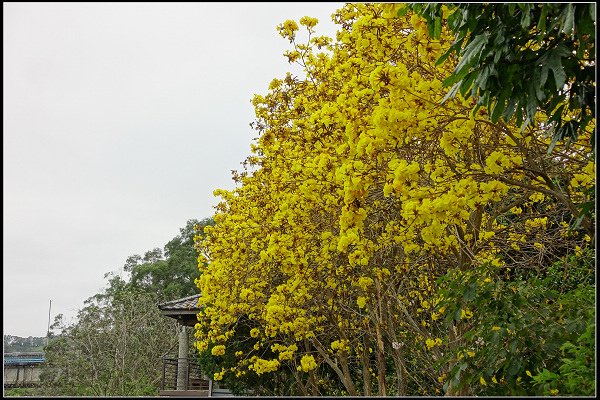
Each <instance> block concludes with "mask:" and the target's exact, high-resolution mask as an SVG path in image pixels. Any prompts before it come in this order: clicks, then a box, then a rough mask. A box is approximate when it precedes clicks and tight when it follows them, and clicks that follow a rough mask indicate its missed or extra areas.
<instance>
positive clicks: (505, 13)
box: [399, 3, 596, 153]
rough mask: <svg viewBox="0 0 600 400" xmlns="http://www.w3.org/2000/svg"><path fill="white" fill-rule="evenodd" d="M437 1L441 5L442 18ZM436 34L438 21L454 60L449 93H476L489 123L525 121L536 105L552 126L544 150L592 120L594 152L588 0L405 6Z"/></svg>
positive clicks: (592, 28) (591, 9)
mask: <svg viewBox="0 0 600 400" xmlns="http://www.w3.org/2000/svg"><path fill="white" fill-rule="evenodd" d="M444 6H446V7H448V9H449V12H448V14H447V18H444V10H443V8H444ZM408 10H413V11H414V12H416V13H418V14H419V15H421V16H422V17H424V18H425V19H426V20H427V23H428V29H429V34H430V36H432V37H436V38H437V37H439V35H440V32H441V27H442V23H443V21H444V20H445V21H446V22H447V25H448V27H449V29H450V30H451V31H452V32H453V33H454V34H455V41H454V44H453V45H452V46H451V47H450V49H449V50H448V51H447V52H446V53H445V54H444V55H442V56H441V57H440V59H439V60H438V63H441V62H443V61H444V60H446V59H447V58H448V57H449V56H450V55H451V54H453V53H456V54H457V55H458V57H459V59H458V64H457V65H456V68H455V70H454V72H453V74H452V75H451V76H450V77H448V78H447V79H446V80H445V82H444V83H445V84H446V86H450V85H453V86H452V89H451V90H450V92H449V94H448V97H452V96H454V95H455V94H456V93H458V92H460V93H461V94H462V95H463V96H466V97H468V96H470V95H471V96H476V97H477V98H478V107H479V106H486V107H487V109H488V110H489V112H490V113H491V119H492V121H493V122H496V121H498V119H499V118H500V117H502V118H503V119H504V120H505V121H508V120H510V119H511V118H512V117H513V116H514V117H515V118H516V121H517V123H518V124H519V125H522V124H523V125H529V124H530V123H531V122H532V121H533V120H534V116H535V114H536V112H537V111H538V110H543V111H544V112H545V113H546V114H547V115H548V116H550V117H551V118H550V121H551V123H552V126H551V129H552V130H551V132H553V140H552V142H551V144H550V148H549V151H551V150H552V149H553V148H554V146H555V144H556V142H557V141H558V140H565V139H567V140H571V141H576V140H577V138H578V136H579V135H580V134H581V133H582V132H583V131H584V130H585V129H586V127H588V125H591V128H592V130H593V132H592V134H591V140H592V146H593V149H594V153H595V142H594V141H595V124H594V123H592V124H590V122H591V121H592V120H593V119H594V118H595V110H596V101H595V68H596V54H595V37H596V34H595V32H596V17H595V15H596V5H595V3H538V4H533V3H460V4H449V5H448V4H442V3H410V4H409V5H408V7H406V8H404V9H403V10H401V11H400V12H399V13H401V14H402V13H406V12H407V11H408Z"/></svg>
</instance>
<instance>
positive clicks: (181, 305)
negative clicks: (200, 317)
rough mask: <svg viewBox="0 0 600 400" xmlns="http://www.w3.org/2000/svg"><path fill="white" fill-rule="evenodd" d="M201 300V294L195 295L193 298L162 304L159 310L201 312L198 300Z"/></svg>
mask: <svg viewBox="0 0 600 400" xmlns="http://www.w3.org/2000/svg"><path fill="white" fill-rule="evenodd" d="M199 298H200V294H195V295H193V296H188V297H184V298H182V299H177V300H171V301H165V302H164V303H160V304H159V305H158V308H159V309H160V310H162V311H179V310H181V311H191V310H200V307H198V299H199Z"/></svg>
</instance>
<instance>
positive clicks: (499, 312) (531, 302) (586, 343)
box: [437, 250, 595, 396]
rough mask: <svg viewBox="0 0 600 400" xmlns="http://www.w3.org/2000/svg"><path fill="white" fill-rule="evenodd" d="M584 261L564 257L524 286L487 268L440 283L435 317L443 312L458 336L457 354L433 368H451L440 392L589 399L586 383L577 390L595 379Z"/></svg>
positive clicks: (588, 262)
mask: <svg viewBox="0 0 600 400" xmlns="http://www.w3.org/2000/svg"><path fill="white" fill-rule="evenodd" d="M592 253H593V251H592V250H589V251H588V252H587V254H584V255H583V256H582V257H577V258H575V257H569V258H567V259H565V260H562V261H561V262H558V263H555V264H554V265H552V267H551V268H549V269H548V270H547V271H546V273H545V274H541V275H540V276H534V277H531V278H529V279H527V280H523V279H514V280H511V279H510V278H508V277H506V276H503V274H502V273H501V272H500V271H498V270H497V268H494V267H491V266H489V265H484V266H482V267H479V268H476V269H473V270H469V271H456V270H455V271H451V272H449V273H448V274H446V275H445V276H443V277H442V278H440V279H439V280H438V282H437V283H438V285H439V287H440V291H439V293H440V295H441V296H442V298H443V300H442V301H441V302H440V303H439V304H438V309H442V308H445V313H444V316H445V323H446V326H447V328H448V331H449V332H452V331H454V332H456V331H457V330H458V331H460V333H462V335H460V340H462V342H461V344H460V346H458V349H459V350H458V353H457V354H447V355H446V357H445V358H444V360H442V361H441V363H440V365H443V364H444V363H451V364H453V368H452V370H451V372H450V374H449V377H448V381H447V382H446V385H445V389H447V388H448V386H449V385H450V384H452V385H454V386H455V387H459V388H460V387H464V386H469V387H470V388H471V390H472V392H473V394H476V395H512V396H522V395H547V394H555V392H550V390H559V392H560V393H561V394H572V395H576V394H590V393H593V388H594V384H593V383H592V384H591V386H590V384H589V383H588V384H585V385H583V384H582V383H581V382H584V381H586V382H591V381H592V380H593V377H594V376H595V369H594V358H593V354H595V353H594V350H595V345H594V327H595V324H594V319H595V282H594V280H593V274H590V270H593V257H592V256H591V254H592ZM561 280H562V282H565V286H564V287H561V286H562V285H560V283H559V282H560V281H561ZM463 310H473V317H472V318H462V317H461V316H463ZM448 340H449V339H448ZM551 371H555V372H551ZM533 373H537V375H535V376H533ZM532 376H533V379H530V377H532ZM494 381H495V382H496V383H494ZM590 390H591V391H590Z"/></svg>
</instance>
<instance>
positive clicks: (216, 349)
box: [211, 344, 225, 356]
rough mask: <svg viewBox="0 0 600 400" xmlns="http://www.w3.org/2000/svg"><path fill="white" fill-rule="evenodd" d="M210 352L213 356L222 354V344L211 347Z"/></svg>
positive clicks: (223, 348) (223, 350)
mask: <svg viewBox="0 0 600 400" xmlns="http://www.w3.org/2000/svg"><path fill="white" fill-rule="evenodd" d="M211 353H212V355H213V356H222V355H223V354H225V346H223V345H222V344H220V345H217V346H215V347H213V348H212V350H211Z"/></svg>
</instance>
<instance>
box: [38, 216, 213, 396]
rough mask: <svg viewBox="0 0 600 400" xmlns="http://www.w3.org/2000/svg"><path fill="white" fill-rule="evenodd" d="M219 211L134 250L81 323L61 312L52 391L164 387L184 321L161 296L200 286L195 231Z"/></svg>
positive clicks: (51, 357) (50, 351)
mask: <svg viewBox="0 0 600 400" xmlns="http://www.w3.org/2000/svg"><path fill="white" fill-rule="evenodd" d="M211 223H212V219H210V218H208V219H204V220H202V221H198V220H195V219H192V220H189V221H188V222H187V224H186V226H185V227H184V228H182V229H180V234H179V235H177V236H176V237H175V238H173V239H172V240H170V241H169V242H168V243H167V244H166V245H165V247H164V252H163V250H161V249H160V248H156V249H153V250H150V251H148V252H146V253H145V254H144V256H143V257H142V256H140V255H133V256H130V257H128V258H127V260H126V263H125V266H124V271H125V272H127V273H129V274H130V277H128V276H127V274H126V276H125V278H122V277H121V276H119V275H116V274H115V273H108V274H106V275H105V278H107V279H108V282H107V286H106V287H105V288H104V289H103V290H102V291H101V292H100V293H98V294H96V295H94V296H92V297H90V298H89V299H87V300H86V301H85V303H84V307H83V308H82V309H81V310H80V311H79V313H78V315H77V319H76V321H75V322H74V323H70V324H69V323H66V322H65V321H64V320H63V319H62V316H58V317H57V318H56V320H55V323H54V325H53V326H52V329H53V331H54V333H55V335H53V337H52V339H51V340H50V342H49V345H48V346H46V348H45V352H46V358H47V361H48V362H47V367H46V368H45V370H44V373H43V378H42V379H43V380H44V382H45V383H46V386H47V388H48V389H47V393H45V394H52V395H67V396H75V395H86V396H143V395H157V394H158V387H159V383H160V378H161V371H162V359H161V357H162V355H163V354H165V353H166V352H167V351H168V350H169V349H171V348H172V347H173V346H175V345H176V343H177V340H178V339H177V332H178V331H177V323H176V322H175V321H174V320H173V319H171V318H166V317H164V316H163V315H162V314H161V313H160V311H159V309H158V307H157V304H158V303H159V302H163V301H167V300H174V299H177V298H181V297H186V296H189V295H192V294H195V293H197V289H196V288H195V285H194V280H195V279H196V278H197V275H198V267H197V263H198V260H197V257H198V256H197V253H196V250H195V248H194V245H195V243H194V237H195V236H196V235H199V236H200V237H202V236H203V233H202V231H201V229H202V228H203V227H204V226H205V225H209V224H211Z"/></svg>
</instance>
